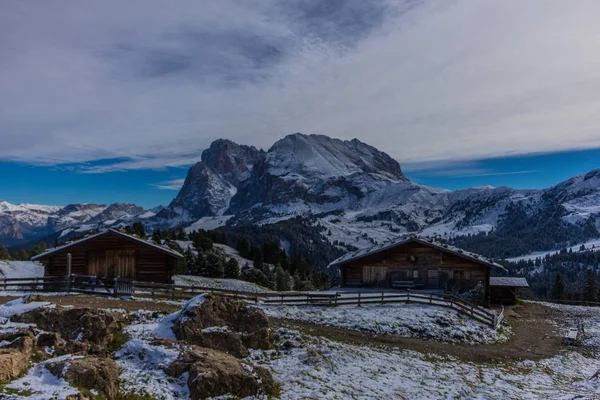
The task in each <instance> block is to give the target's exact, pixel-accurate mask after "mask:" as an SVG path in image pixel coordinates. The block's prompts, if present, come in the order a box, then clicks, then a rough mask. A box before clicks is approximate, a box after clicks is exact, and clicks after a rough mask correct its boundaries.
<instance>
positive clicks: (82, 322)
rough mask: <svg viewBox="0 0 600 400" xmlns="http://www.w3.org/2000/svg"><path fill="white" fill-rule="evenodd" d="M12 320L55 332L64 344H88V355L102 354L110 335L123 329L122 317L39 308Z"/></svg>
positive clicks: (110, 339) (79, 310) (91, 312)
mask: <svg viewBox="0 0 600 400" xmlns="http://www.w3.org/2000/svg"><path fill="white" fill-rule="evenodd" d="M12 319H13V320H14V321H16V322H24V323H30V324H36V325H37V326H38V327H39V328H40V329H43V330H45V331H48V332H57V333H59V334H60V337H62V338H63V339H65V340H75V341H79V342H86V343H89V348H88V351H89V352H90V353H102V352H105V347H106V345H108V344H109V343H110V342H111V341H112V339H113V334H114V333H115V332H118V331H120V330H121V329H122V328H123V317H122V316H121V315H119V314H113V313H110V312H106V311H104V310H92V309H89V308H70V309H64V308H52V309H46V308H41V309H36V310H33V311H30V312H27V313H24V314H21V315H18V316H15V317H13V318H12Z"/></svg>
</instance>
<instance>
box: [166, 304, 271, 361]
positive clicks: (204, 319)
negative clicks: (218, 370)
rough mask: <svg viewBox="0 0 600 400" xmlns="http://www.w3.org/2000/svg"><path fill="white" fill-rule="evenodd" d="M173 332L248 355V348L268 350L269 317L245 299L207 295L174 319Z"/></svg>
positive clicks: (189, 338)
mask: <svg viewBox="0 0 600 400" xmlns="http://www.w3.org/2000/svg"><path fill="white" fill-rule="evenodd" d="M173 332H174V333H175V335H176V337H177V338H178V339H179V340H185V341H187V342H189V343H193V344H196V345H198V346H203V347H210V348H212V349H216V350H221V351H224V352H227V353H229V354H231V355H234V356H236V357H245V356H247V355H248V348H255V349H268V348H270V347H271V343H270V340H269V319H268V318H267V316H266V315H265V313H264V312H263V311H262V310H260V309H258V308H255V307H249V306H248V305H247V304H246V303H245V302H243V301H240V300H235V299H232V298H229V297H221V296H215V295H210V294H208V295H206V296H205V300H204V302H202V303H201V304H199V305H196V306H194V307H190V308H186V309H184V310H183V311H182V313H181V315H180V317H179V318H178V319H177V320H175V323H174V325H173Z"/></svg>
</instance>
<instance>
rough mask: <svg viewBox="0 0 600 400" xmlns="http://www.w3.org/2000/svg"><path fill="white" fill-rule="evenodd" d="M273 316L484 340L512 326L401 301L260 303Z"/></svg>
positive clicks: (499, 337) (440, 337)
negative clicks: (498, 326) (496, 326)
mask: <svg viewBox="0 0 600 400" xmlns="http://www.w3.org/2000/svg"><path fill="white" fill-rule="evenodd" d="M260 308H262V310H263V311H264V312H265V313H266V314H267V315H268V316H270V317H275V318H286V319H291V320H297V321H305V322H310V323H313V324H320V325H328V326H336V327H340V328H345V329H352V330H357V331H366V332H372V333H376V334H386V335H396V336H402V337H417V338H422V339H434V340H439V341H443V342H450V343H468V344H481V343H493V342H500V341H505V340H507V339H508V338H509V335H510V333H509V330H508V329H503V330H502V331H496V330H494V329H492V328H490V327H489V326H487V325H485V324H482V323H480V322H478V321H475V320H473V319H471V318H469V317H465V316H463V315H461V314H459V313H457V312H456V311H454V310H449V309H447V308H444V307H439V306H428V305H416V304H400V305H372V306H362V307H354V306H352V307H335V308H333V307H317V306H300V307H299V306H273V305H270V306H260Z"/></svg>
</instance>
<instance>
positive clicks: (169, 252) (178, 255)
mask: <svg viewBox="0 0 600 400" xmlns="http://www.w3.org/2000/svg"><path fill="white" fill-rule="evenodd" d="M108 234H114V235H117V236H121V237H123V238H125V239H129V240H133V241H136V242H138V243H140V244H142V245H144V246H147V247H151V248H154V249H155V250H158V251H160V252H162V253H165V254H167V255H170V256H172V257H176V258H183V256H182V255H181V253H179V252H177V251H175V250H173V249H170V248H168V247H165V246H161V245H158V244H155V243H152V242H149V241H147V240H144V239H140V238H139V237H137V236H133V235H129V234H127V233H123V232H120V231H118V230H116V229H112V228H110V229H107V230H105V231H102V232H99V233H96V234H93V235H90V236H86V237H84V238H82V239H79V240H75V241H74V242H70V243H67V244H64V245H62V246H58V247H54V248H51V249H48V250H46V251H45V252H43V253H40V254H38V255H37V256H34V257H31V260H32V261H36V260H39V259H42V258H44V257H48V256H49V255H51V254H54V253H58V252H60V251H62V250H65V249H68V248H69V247H72V246H75V245H77V244H80V243H83V242H87V241H88V240H92V239H95V238H98V237H100V236H104V235H108Z"/></svg>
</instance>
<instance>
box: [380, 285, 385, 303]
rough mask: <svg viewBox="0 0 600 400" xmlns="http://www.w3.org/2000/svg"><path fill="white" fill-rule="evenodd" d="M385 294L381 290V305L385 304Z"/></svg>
mask: <svg viewBox="0 0 600 400" xmlns="http://www.w3.org/2000/svg"><path fill="white" fill-rule="evenodd" d="M383 293H384V292H383V289H382V290H381V304H383V303H384V302H385V301H384V300H383V296H384V294H383Z"/></svg>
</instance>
